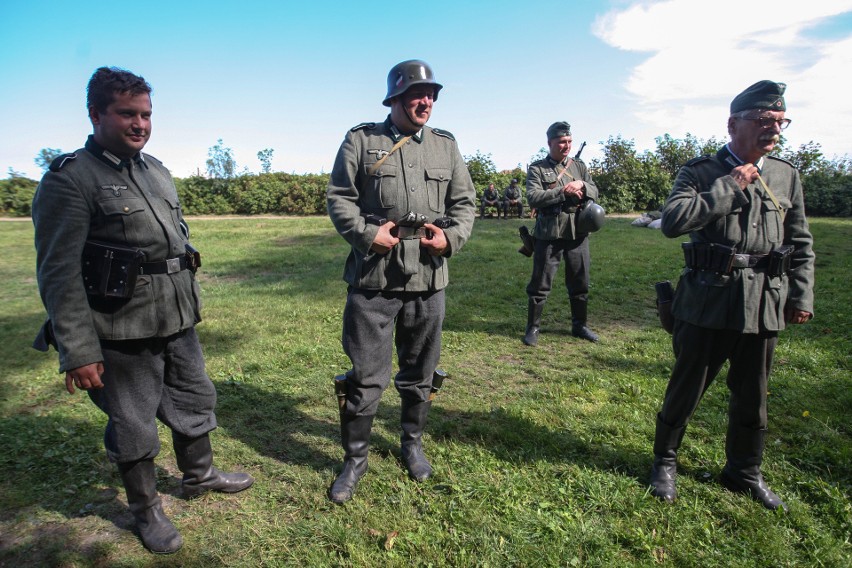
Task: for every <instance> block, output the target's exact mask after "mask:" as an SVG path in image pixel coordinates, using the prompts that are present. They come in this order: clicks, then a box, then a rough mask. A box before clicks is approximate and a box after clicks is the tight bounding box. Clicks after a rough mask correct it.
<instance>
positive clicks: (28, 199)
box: [0, 171, 38, 217]
mask: <svg viewBox="0 0 852 568" xmlns="http://www.w3.org/2000/svg"><path fill="white" fill-rule="evenodd" d="M37 186H38V182H37V181H35V180H32V179H29V178H26V177H23V176H21V175H19V174H17V173H15V172H11V171H10V172H9V177H8V178H6V179H3V180H0V213H2V214H4V215H12V216H15V217H28V216H29V215H30V213H31V212H32V204H33V196H34V195H35V190H36V187H37Z"/></svg>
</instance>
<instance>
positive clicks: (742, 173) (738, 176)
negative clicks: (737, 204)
mask: <svg viewBox="0 0 852 568" xmlns="http://www.w3.org/2000/svg"><path fill="white" fill-rule="evenodd" d="M759 175H760V172H758V171H757V168H756V167H755V165H754V164H743V165H741V166H737V167H736V168H734V169H733V170H731V177H732V178H734V181H735V182H737V184H738V185H739V186H740V189H745V188H746V187H748V184H750V183H751V182H753V181H754V180H756V179H757V176H759Z"/></svg>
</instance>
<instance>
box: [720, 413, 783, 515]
mask: <svg viewBox="0 0 852 568" xmlns="http://www.w3.org/2000/svg"><path fill="white" fill-rule="evenodd" d="M765 439H766V430H753V429H751V428H743V427H741V426H734V425H733V424H731V423H730V422H729V423H728V437H727V439H726V440H725V454H726V455H727V458H728V463H726V464H725V467H724V468H723V469H722V473H721V474H720V475H719V482H720V483H721V484H722V485H723V486H725V488H727V489H729V490H730V491H734V492H736V493H747V494H748V495H749V496H750V497H751V498H752V499H754V500H755V501H757V502H758V503H760V504H761V505H763V506H764V507H766V508H767V509H770V510H772V511H774V510H775V509H778V508H779V507H780V508H781V509H784V511H785V512H786V511H787V504H786V503H784V501H782V500H781V498H780V497H778V495H776V494H775V493H773V492H772V490H771V489H769V487H767V485H766V482H765V481H764V480H763V475H762V474H761V473H760V464H761V463H762V462H763V446H764V443H765Z"/></svg>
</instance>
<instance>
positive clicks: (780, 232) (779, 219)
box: [761, 199, 790, 245]
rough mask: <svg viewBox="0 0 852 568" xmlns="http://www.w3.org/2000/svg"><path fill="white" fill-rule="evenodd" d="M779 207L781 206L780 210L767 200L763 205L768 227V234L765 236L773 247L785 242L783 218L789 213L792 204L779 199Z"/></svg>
mask: <svg viewBox="0 0 852 568" xmlns="http://www.w3.org/2000/svg"><path fill="white" fill-rule="evenodd" d="M778 205H780V206H781V209H780V210H779V209H778V207H776V206H775V204H774V203H773V202H772V201H766V200H765V201H763V203H762V205H761V211H762V213H763V222H764V226H765V227H766V229H765V231H766V234H765V235H764V236H765V238H766V240H767V241H769V242H770V243H772V245H779V244H781V241H783V240H784V220H783V216H784V214H785V213H786V212H787V209H789V208H790V202H789V201H787V200H785V199H779V200H778Z"/></svg>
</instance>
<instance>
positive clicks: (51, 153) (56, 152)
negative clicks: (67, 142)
mask: <svg viewBox="0 0 852 568" xmlns="http://www.w3.org/2000/svg"><path fill="white" fill-rule="evenodd" d="M61 155H62V150H60V149H59V148H42V149H41V150H39V152H38V155H37V156H36V157H35V160H33V161H34V162H35V163H36V165H37V166H38V167H40V168H41V171H42V172H47V170H48V168H50V164H51V162H53V160H55V159H56V158H57V157H58V156H61Z"/></svg>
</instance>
